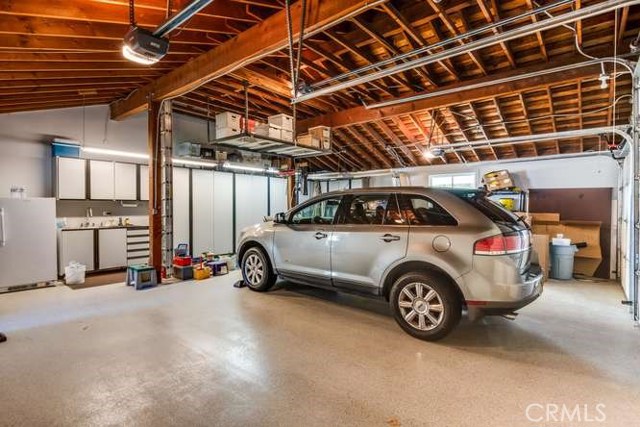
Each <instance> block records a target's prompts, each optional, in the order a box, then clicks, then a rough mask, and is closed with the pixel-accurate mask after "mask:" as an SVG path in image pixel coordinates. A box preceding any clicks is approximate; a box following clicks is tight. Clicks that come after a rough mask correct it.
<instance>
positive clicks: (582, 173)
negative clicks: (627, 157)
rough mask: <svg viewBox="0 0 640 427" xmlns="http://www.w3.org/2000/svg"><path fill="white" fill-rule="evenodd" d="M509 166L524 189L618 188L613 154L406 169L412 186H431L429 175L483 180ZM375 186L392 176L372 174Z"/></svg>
mask: <svg viewBox="0 0 640 427" xmlns="http://www.w3.org/2000/svg"><path fill="white" fill-rule="evenodd" d="M500 169H507V170H508V171H509V172H510V173H511V174H512V176H513V178H514V180H515V184H516V185H518V186H521V187H523V188H615V187H616V185H617V180H618V171H619V167H618V164H617V162H616V161H615V160H613V159H612V158H611V157H610V156H605V155H602V156H589V157H575V158H565V159H548V160H544V161H521V162H509V163H507V162H505V163H490V162H487V163H482V164H471V165H439V166H426V167H418V168H406V169H404V170H398V172H406V173H407V174H408V175H409V177H410V180H411V184H412V185H425V186H426V185H429V176H430V175H440V174H454V173H475V174H476V179H477V182H478V183H480V180H481V178H482V175H484V174H485V173H487V172H491V171H494V170H500ZM370 183H371V184H370V185H371V186H372V187H379V186H389V185H392V182H391V175H386V176H376V177H371V180H370Z"/></svg>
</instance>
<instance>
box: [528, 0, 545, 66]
mask: <svg viewBox="0 0 640 427" xmlns="http://www.w3.org/2000/svg"><path fill="white" fill-rule="evenodd" d="M526 2H527V7H528V8H529V9H531V10H533V9H534V5H533V0H526ZM531 20H532V21H533V22H538V15H533V16H532V17H531ZM536 39H537V40H538V46H539V47H540V54H541V55H542V58H543V59H544V60H545V61H547V62H548V61H549V54H548V53H547V45H546V44H545V42H544V36H543V35H542V31H538V32H536Z"/></svg>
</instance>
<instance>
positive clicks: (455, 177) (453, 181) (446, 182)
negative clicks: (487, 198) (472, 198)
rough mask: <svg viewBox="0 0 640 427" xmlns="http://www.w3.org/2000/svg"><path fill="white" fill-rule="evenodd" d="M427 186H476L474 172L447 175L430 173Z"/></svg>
mask: <svg viewBox="0 0 640 427" xmlns="http://www.w3.org/2000/svg"><path fill="white" fill-rule="evenodd" d="M429 187H440V188H476V187H477V184H476V174H475V173H457V174H448V175H430V176H429Z"/></svg>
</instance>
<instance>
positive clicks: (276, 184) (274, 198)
mask: <svg viewBox="0 0 640 427" xmlns="http://www.w3.org/2000/svg"><path fill="white" fill-rule="evenodd" d="M287 209H288V208H287V180H286V179H285V178H274V177H271V178H269V215H270V216H271V217H273V216H274V215H275V214H277V213H278V212H286V211H287Z"/></svg>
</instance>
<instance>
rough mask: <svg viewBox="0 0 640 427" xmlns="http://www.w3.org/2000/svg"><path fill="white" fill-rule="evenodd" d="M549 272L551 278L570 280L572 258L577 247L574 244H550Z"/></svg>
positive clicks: (571, 275)
mask: <svg viewBox="0 0 640 427" xmlns="http://www.w3.org/2000/svg"><path fill="white" fill-rule="evenodd" d="M550 252H551V273H550V275H549V276H550V277H551V278H552V279H559V280H570V279H572V278H573V258H574V255H575V254H576V252H578V248H577V247H576V245H569V246H560V245H551V251H550Z"/></svg>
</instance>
